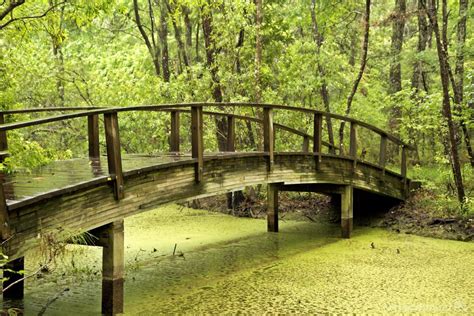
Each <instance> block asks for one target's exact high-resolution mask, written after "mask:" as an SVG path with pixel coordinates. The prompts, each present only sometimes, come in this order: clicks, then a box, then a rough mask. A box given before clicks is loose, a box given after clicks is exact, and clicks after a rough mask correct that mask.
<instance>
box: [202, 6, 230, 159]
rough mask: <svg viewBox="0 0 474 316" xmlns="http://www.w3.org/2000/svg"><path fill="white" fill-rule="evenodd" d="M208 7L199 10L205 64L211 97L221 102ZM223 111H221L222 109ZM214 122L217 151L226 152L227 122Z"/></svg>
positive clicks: (218, 118) (223, 120)
mask: <svg viewBox="0 0 474 316" xmlns="http://www.w3.org/2000/svg"><path fill="white" fill-rule="evenodd" d="M210 7H211V6H210V5H209V4H208V6H207V7H204V8H202V10H201V20H202V30H203V34H204V47H205V49H206V63H207V67H208V69H209V71H210V73H211V79H212V97H213V99H214V101H215V102H218V103H220V102H222V100H223V97H222V88H221V83H220V79H219V67H218V65H217V63H216V44H215V41H214V38H213V37H212V33H213V24H212V13H211V12H210ZM222 110H223V109H222ZM215 122H216V127H217V128H216V137H217V144H218V146H219V151H226V149H227V139H226V131H227V120H226V118H225V117H223V116H222V117H221V116H215Z"/></svg>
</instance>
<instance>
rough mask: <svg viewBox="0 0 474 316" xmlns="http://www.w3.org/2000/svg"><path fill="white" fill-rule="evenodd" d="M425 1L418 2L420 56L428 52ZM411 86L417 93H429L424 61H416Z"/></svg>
mask: <svg viewBox="0 0 474 316" xmlns="http://www.w3.org/2000/svg"><path fill="white" fill-rule="evenodd" d="M424 1H425V0H418V5H417V6H418V13H417V16H418V44H417V48H416V52H417V54H418V55H420V54H421V53H423V52H424V51H425V50H426V45H427V43H428V37H429V34H428V27H429V26H428V23H427V21H426V14H425V10H424V7H425V5H424ZM411 86H412V88H414V89H415V90H416V91H420V90H422V89H423V90H425V91H426V92H427V93H428V80H427V73H426V71H425V70H424V66H423V61H421V60H416V61H415V63H414V65H413V78H412V80H411Z"/></svg>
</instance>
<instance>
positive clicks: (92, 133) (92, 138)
mask: <svg viewBox="0 0 474 316" xmlns="http://www.w3.org/2000/svg"><path fill="white" fill-rule="evenodd" d="M87 138H88V141H89V157H90V158H99V157H100V144H99V115H98V114H94V115H89V116H88V117H87Z"/></svg>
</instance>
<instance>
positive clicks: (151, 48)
mask: <svg viewBox="0 0 474 316" xmlns="http://www.w3.org/2000/svg"><path fill="white" fill-rule="evenodd" d="M149 9H150V8H149ZM133 11H134V13H135V23H136V25H137V28H138V31H139V32H140V35H141V36H142V38H143V41H144V42H145V45H146V47H147V49H148V52H149V53H150V56H151V59H152V61H153V66H154V68H155V74H156V75H157V76H158V77H159V76H160V75H161V71H160V58H159V56H160V53H159V47H157V46H156V43H155V41H154V38H155V37H154V36H155V34H154V32H153V30H154V27H152V28H151V30H152V31H151V34H150V37H151V38H152V41H150V37H148V34H147V33H146V31H145V28H144V27H143V24H142V21H141V18H140V11H139V7H138V1H137V0H133ZM152 13H153V12H150V14H152ZM152 24H153V23H152Z"/></svg>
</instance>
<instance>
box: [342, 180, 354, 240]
mask: <svg viewBox="0 0 474 316" xmlns="http://www.w3.org/2000/svg"><path fill="white" fill-rule="evenodd" d="M353 208H354V188H353V187H352V186H351V185H345V186H344V187H343V189H342V192H341V231H342V237H343V238H350V237H351V233H352V225H353V217H354V215H353Z"/></svg>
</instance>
